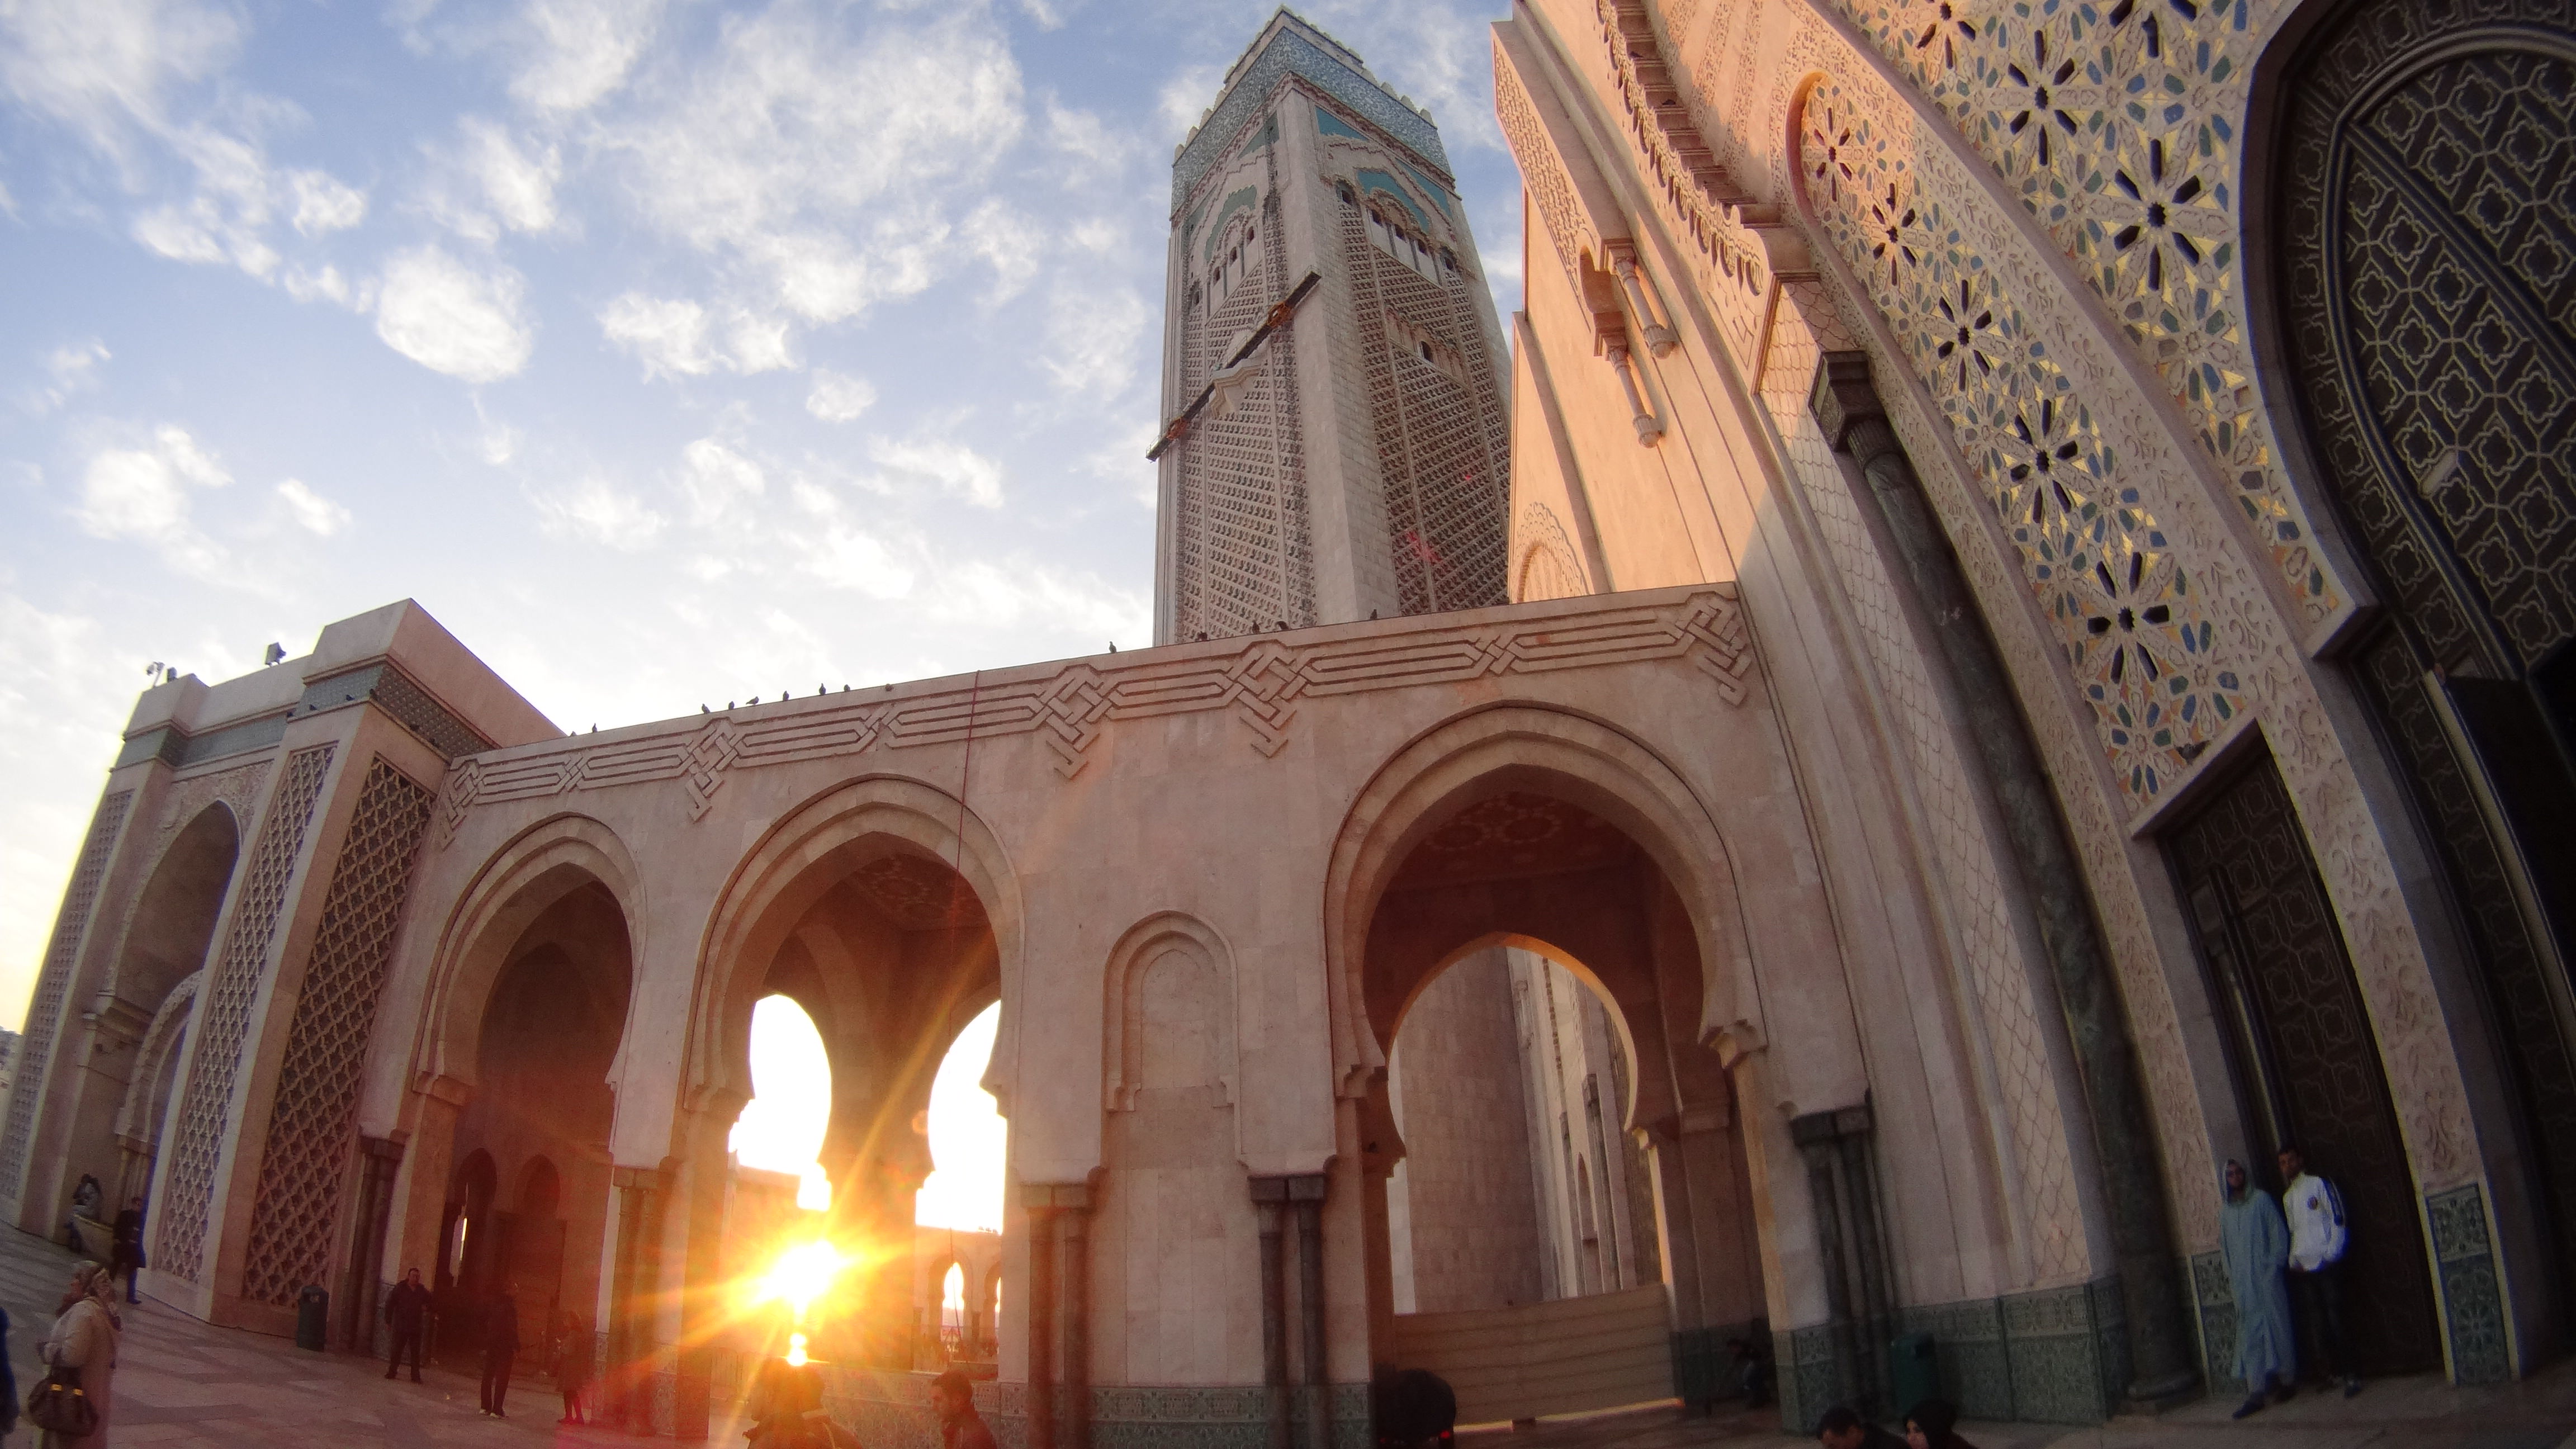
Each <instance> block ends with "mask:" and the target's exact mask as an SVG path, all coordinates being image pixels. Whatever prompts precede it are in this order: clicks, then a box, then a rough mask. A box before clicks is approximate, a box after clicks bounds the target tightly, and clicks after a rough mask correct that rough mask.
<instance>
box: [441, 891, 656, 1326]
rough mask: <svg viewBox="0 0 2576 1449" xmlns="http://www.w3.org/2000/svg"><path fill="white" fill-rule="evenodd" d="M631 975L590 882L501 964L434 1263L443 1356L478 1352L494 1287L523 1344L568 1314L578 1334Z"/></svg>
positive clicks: (597, 1232)
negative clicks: (511, 1306)
mask: <svg viewBox="0 0 2576 1449" xmlns="http://www.w3.org/2000/svg"><path fill="white" fill-rule="evenodd" d="M555 884H557V885H560V884H562V882H561V881H560V880H558V881H556V882H555ZM631 978H632V961H631V952H630V948H629V945H628V941H627V934H626V914H625V911H624V910H623V909H622V908H621V907H620V906H619V904H618V901H617V898H616V896H615V895H613V894H611V893H610V891H609V889H608V887H607V886H605V885H603V884H601V883H600V882H599V881H598V880H597V879H596V878H591V877H588V876H587V875H584V876H583V877H582V879H581V881H580V883H579V884H576V885H573V886H572V887H571V888H570V889H568V890H565V891H563V892H562V893H561V894H560V895H557V896H556V897H555V898H554V899H553V900H552V901H551V902H550V903H549V904H547V905H546V906H545V907H544V908H543V909H542V910H539V911H537V912H536V913H535V915H534V916H533V917H532V918H531V919H530V920H529V921H528V924H527V926H526V928H525V929H523V930H522V931H520V932H519V935H518V938H517V940H516V941H514V942H512V943H511V945H510V947H509V949H508V951H507V952H506V953H505V954H504V955H503V957H502V965H501V967H500V970H499V972H498V973H497V974H496V976H495V977H494V978H493V982H492V986H491V990H490V992H489V994H488V995H487V996H486V998H485V1001H484V1005H483V1010H482V1015H481V1026H480V1030H479V1031H478V1033H477V1036H476V1048H475V1061H474V1073H475V1075H474V1096H473V1100H472V1101H470V1102H469V1103H467V1104H466V1106H465V1107H464V1109H463V1110H462V1111H461V1112H460V1113H458V1115H457V1118H456V1125H455V1130H454V1139H453V1147H452V1152H453V1160H454V1161H455V1162H456V1164H457V1166H456V1169H455V1172H454V1174H453V1177H452V1178H451V1183H450V1187H449V1190H448V1196H447V1209H446V1218H447V1221H448V1224H449V1227H448V1230H447V1231H445V1232H443V1233H442V1234H441V1236H440V1253H439V1259H438V1264H437V1269H438V1273H437V1288H436V1292H437V1293H438V1294H439V1299H438V1302H437V1305H436V1307H437V1311H438V1313H439V1324H440V1327H439V1334H438V1339H437V1343H438V1354H439V1357H440V1358H441V1359H442V1360H444V1361H447V1362H451V1363H457V1364H464V1363H467V1362H469V1361H470V1360H471V1357H472V1355H473V1354H475V1353H476V1352H478V1351H479V1350H480V1348H481V1346H482V1339H483V1326H484V1324H485V1323H486V1322H488V1321H489V1317H490V1315H489V1313H488V1311H484V1307H483V1306H484V1305H486V1304H488V1303H490V1302H491V1301H493V1300H496V1299H497V1298H498V1297H499V1295H500V1294H501V1292H502V1291H503V1290H504V1289H507V1291H508V1292H509V1294H510V1296H511V1298H512V1300H513V1301H514V1302H515V1303H516V1305H517V1308H518V1318H519V1334H520V1341H521V1342H522V1343H523V1344H542V1343H544V1342H546V1340H547V1334H548V1329H549V1326H550V1325H552V1324H554V1323H555V1322H556V1321H557V1318H558V1315H560V1314H561V1313H562V1312H564V1311H565V1310H567V1309H569V1310H570V1311H571V1312H572V1313H573V1315H574V1316H575V1317H576V1318H577V1319H579V1320H581V1321H582V1322H583V1323H584V1324H585V1325H588V1324H589V1322H590V1321H591V1319H592V1317H593V1315H594V1313H595V1312H596V1308H597V1304H598V1299H599V1290H600V1281H599V1279H600V1258H601V1253H602V1248H603V1245H604V1242H605V1239H606V1233H607V1226H608V1211H609V1199H610V1191H609V1181H610V1164H609V1150H608V1142H609V1129H610V1125H611V1122H612V1120H613V1119H614V1117H615V1114H616V1098H615V1093H614V1092H613V1091H612V1090H611V1088H610V1087H609V1085H608V1074H609V1068H610V1066H611V1064H612V1063H613V1062H614V1061H615V1059H616V1056H617V1048H618V1043H619V1040H620V1038H621V1036H622V1035H623V1033H624V1030H625V1024H626V1005H627V994H628V991H629V990H630V986H631ZM502 1164H508V1167H507V1176H506V1178H505V1177H504V1175H503V1167H502Z"/></svg>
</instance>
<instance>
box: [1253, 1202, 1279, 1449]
mask: <svg viewBox="0 0 2576 1449" xmlns="http://www.w3.org/2000/svg"><path fill="white" fill-rule="evenodd" d="M1250 1183H1251V1188H1252V1209H1253V1211H1254V1212H1255V1213H1256V1214H1258V1215H1259V1217H1260V1220H1261V1385H1262V1388H1263V1390H1264V1399H1265V1401H1266V1402H1265V1404H1264V1406H1263V1407H1264V1414H1265V1416H1266V1418H1267V1421H1268V1422H1267V1425H1266V1433H1265V1434H1264V1436H1263V1443H1264V1444H1265V1445H1266V1446H1267V1449H1288V1283H1287V1255H1286V1253H1284V1252H1283V1251H1282V1250H1281V1247H1280V1230H1281V1228H1282V1226H1283V1224H1282V1223H1281V1222H1280V1219H1281V1217H1282V1216H1283V1215H1284V1213H1285V1210H1286V1207H1287V1203H1288V1179H1286V1178H1284V1177H1256V1178H1252V1179H1251V1180H1250Z"/></svg>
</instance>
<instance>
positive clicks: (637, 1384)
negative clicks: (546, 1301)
mask: <svg viewBox="0 0 2576 1449" xmlns="http://www.w3.org/2000/svg"><path fill="white" fill-rule="evenodd" d="M609 1182H610V1185H611V1186H612V1187H614V1188H615V1189H616V1192H617V1258H616V1265H615V1269H614V1272H615V1275H616V1276H615V1278H614V1280H613V1281H612V1283H611V1285H610V1288H609V1310H608V1311H609V1328H608V1334H607V1338H608V1352H607V1354H606V1363H605V1365H604V1367H605V1370H606V1371H605V1372H604V1373H603V1374H602V1375H601V1378H602V1387H603V1388H604V1389H605V1390H606V1393H605V1397H606V1398H607V1400H608V1402H609V1405H610V1409H609V1417H610V1419H611V1420H612V1421H613V1422H615V1423H617V1424H619V1425H621V1426H623V1427H624V1428H626V1429H627V1430H628V1431H630V1432H632V1433H637V1434H650V1433H653V1432H655V1429H654V1423H653V1367H654V1364H653V1359H654V1353H653V1347H654V1345H653V1318H654V1308H655V1306H656V1305H655V1303H654V1299H655V1298H656V1297H657V1296H658V1294H657V1290H658V1287H659V1284H660V1280H661V1273H660V1269H661V1258H662V1252H661V1244H660V1241H659V1239H660V1237H661V1231H662V1221H661V1219H662V1213H661V1206H662V1204H661V1199H662V1194H663V1192H664V1190H665V1187H666V1185H667V1184H666V1179H665V1178H664V1176H663V1173H662V1170H661V1169H660V1168H658V1167H619V1168H616V1169H613V1170H612V1172H611V1174H610V1178H609Z"/></svg>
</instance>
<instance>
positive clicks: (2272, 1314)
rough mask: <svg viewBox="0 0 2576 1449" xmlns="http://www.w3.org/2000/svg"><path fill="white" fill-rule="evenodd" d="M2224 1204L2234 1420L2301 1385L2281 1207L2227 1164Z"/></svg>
mask: <svg viewBox="0 0 2576 1449" xmlns="http://www.w3.org/2000/svg"><path fill="white" fill-rule="evenodd" d="M2226 1181H2227V1201H2226V1203H2225V1204H2224V1205H2223V1206H2221V1207H2220V1208H2219V1210H2218V1242H2219V1249H2220V1252H2221V1253H2222V1255H2223V1256H2224V1257H2225V1258H2226V1260H2227V1286H2228V1287H2229V1288H2230V1289H2232V1290H2234V1292H2235V1294H2236V1376H2237V1377H2238V1378H2240V1379H2243V1380H2244V1381H2245V1402H2244V1403H2242V1404H2239V1405H2237V1406H2236V1413H2235V1415H2234V1417H2236V1418H2239V1419H2242V1418H2245V1417H2247V1416H2248V1415H2251V1414H2255V1413H2258V1412H2260V1411H2261V1410H2262V1408H2263V1404H2264V1401H2265V1399H2266V1397H2267V1396H2268V1397H2269V1398H2270V1400H2271V1402H2273V1403H2284V1402H2287V1401H2288V1399H2289V1397H2290V1395H2291V1394H2292V1393H2294V1392H2295V1391H2296V1390H2295V1388H2294V1386H2295V1385H2296V1384H2297V1383H2298V1381H2299V1350H2298V1343H2297V1340H2296V1338H2295V1336H2294V1335H2293V1334H2292V1332H2291V1329H2290V1290H2289V1288H2288V1287H2287V1286H2286V1285H2285V1284H2284V1283H2283V1282H2282V1275H2281V1267H2282V1265H2283V1264H2285V1263H2287V1262H2288V1261H2289V1260H2290V1229H2289V1226H2288V1225H2287V1224H2286V1223H2284V1222H2283V1221H2282V1220H2281V1206H2280V1204H2278V1203H2276V1202H2274V1201H2272V1195H2271V1194H2270V1193H2268V1192H2265V1191H2264V1190H2263V1189H2261V1188H2259V1187H2256V1186H2255V1185H2254V1184H2253V1182H2252V1181H2251V1180H2250V1179H2249V1178H2247V1177H2246V1175H2245V1164H2244V1163H2242V1162H2239V1161H2237V1160H2236V1159H2235V1158H2233V1157H2231V1158H2229V1159H2227V1177H2226Z"/></svg>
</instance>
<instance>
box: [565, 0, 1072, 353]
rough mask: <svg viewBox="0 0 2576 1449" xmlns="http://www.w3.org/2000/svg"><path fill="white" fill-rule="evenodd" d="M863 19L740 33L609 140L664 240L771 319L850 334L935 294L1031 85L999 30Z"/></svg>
mask: <svg viewBox="0 0 2576 1449" xmlns="http://www.w3.org/2000/svg"><path fill="white" fill-rule="evenodd" d="M859 14H860V12H855V11H833V12H826V11H825V10H823V9H822V8H821V7H818V6H815V5H812V4H807V3H802V0H781V3H778V4H776V5H773V6H772V7H771V8H769V9H768V10H766V11H763V12H761V13H759V14H756V15H750V16H736V17H733V18H731V19H729V20H727V21H726V22H725V23H724V24H723V25H722V27H721V30H720V34H719V38H718V40H717V42H716V45H715V47H714V50H713V52H712V54H709V55H707V56H705V57H703V58H701V59H699V60H698V62H697V63H696V64H694V65H692V66H690V67H687V68H685V69H674V70H671V71H669V72H668V73H663V72H659V71H657V72H653V73H652V74H653V75H654V76H655V77H656V83H646V84H643V85H641V86H639V92H638V95H639V104H637V105H636V106H634V107H631V108H628V110H627V112H626V113H625V114H623V115H620V116H617V117H615V118H612V119H609V120H606V121H603V122H602V123H601V124H600V127H599V130H598V131H597V133H596V135H597V143H598V145H599V147H600V148H601V150H602V151H603V152H604V153H605V154H607V155H608V156H610V157H611V158H613V160H614V161H615V163H616V164H617V165H618V166H619V167H620V168H621V170H622V171H623V173H624V177H625V180H626V183H627V190H628V193H629V195H630V196H631V198H632V200H633V202H634V204H635V205H636V207H637V208H638V209H639V210H640V211H641V212H642V213H643V214H644V216H645V217H646V218H647V219H648V220H649V221H650V222H651V223H652V224H654V225H655V226H657V227H658V228H660V229H661V230H663V231H664V232H666V233H668V234H670V235H672V236H675V237H678V238H680V239H681V240H683V241H685V242H687V243H688V244H689V245H691V246H693V247H696V248H698V249H700V250H703V251H707V252H711V253H715V254H718V255H720V256H724V257H727V258H730V259H732V260H733V261H735V262H736V263H738V264H739V271H738V280H739V282H740V284H741V285H742V286H743V287H745V288H746V289H751V290H750V292H749V293H747V295H746V296H745V297H744V299H743V306H744V308H745V310H746V311H748V312H750V313H752V314H754V315H767V314H770V313H773V312H784V313H786V314H789V315H792V316H794V317H797V318H800V319H802V320H804V321H807V322H816V323H830V322H839V321H843V320H847V319H849V318H853V317H856V316H858V315H860V314H861V313H863V312H865V311H866V310H867V309H868V308H870V307H872V306H874V305H875V304H876V303H878V302H880V301H883V300H886V299H888V298H895V297H903V296H910V295H912V294H914V293H917V292H919V291H921V290H922V289H924V288H925V287H927V286H929V285H930V283H931V281H932V280H933V278H934V277H935V275H936V263H937V261H938V249H939V247H940V246H941V244H942V242H943V240H944V238H945V236H946V234H947V231H948V226H949V223H948V222H947V220H946V217H945V214H944V208H943V202H942V198H943V196H944V195H945V194H948V193H951V192H953V191H954V190H955V189H956V188H958V187H959V186H961V185H964V184H971V183H973V182H974V181H975V180H977V179H978V178H980V177H981V176H983V175H985V174H986V173H988V172H989V170H990V168H991V166H992V164H993V163H994V162H995V161H996V160H997V159H998V158H999V157H1000V156H1002V155H1003V154H1004V153H1005V152H1006V151H1008V149H1009V148H1010V147H1011V146H1012V144H1013V143H1014V142H1015V141H1016V139H1017V137H1018V134H1019V130H1020V127H1021V114H1020V76H1019V69H1018V67H1017V65H1016V64H1015V63H1014V62H1013V61H1012V58H1011V54H1010V50H1009V46H1008V43H1007V39H1006V37H1005V36H1004V35H1003V34H1002V32H1001V31H1000V29H999V27H998V26H997V25H996V24H995V23H994V21H993V19H992V17H991V16H990V15H989V14H987V13H984V12H982V11H980V10H963V11H956V12H947V13H934V14H923V15H907V16H891V17H889V16H884V15H882V14H881V15H879V16H877V17H874V18H873V20H872V21H869V22H858V21H857V17H858V15H859ZM851 23H862V24H863V25H864V28H863V29H861V30H860V31H859V32H858V33H856V34H852V33H849V31H848V28H847V27H848V25H849V24H851Z"/></svg>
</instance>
